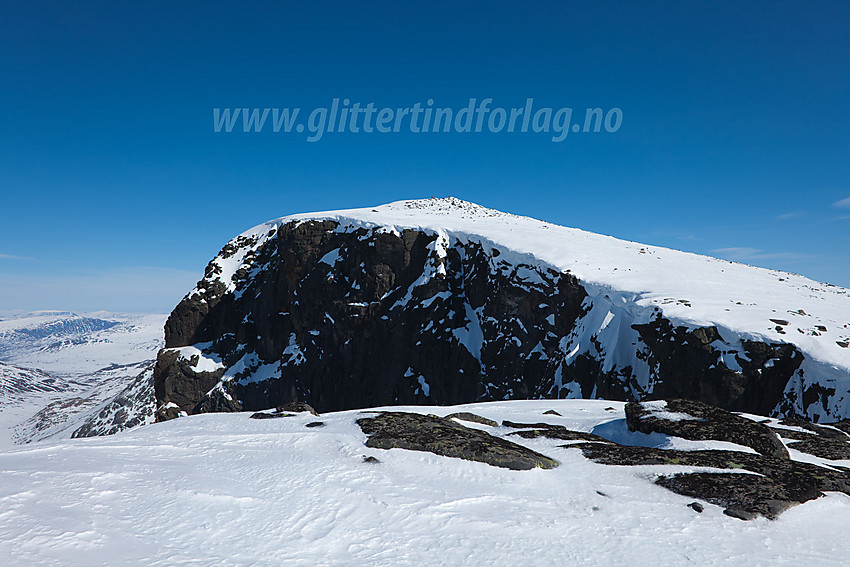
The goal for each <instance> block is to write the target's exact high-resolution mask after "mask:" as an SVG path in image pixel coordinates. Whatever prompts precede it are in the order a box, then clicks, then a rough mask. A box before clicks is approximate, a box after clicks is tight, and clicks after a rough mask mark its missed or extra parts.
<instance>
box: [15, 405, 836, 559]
mask: <svg viewBox="0 0 850 567" xmlns="http://www.w3.org/2000/svg"><path fill="white" fill-rule="evenodd" d="M392 409H393V410H403V411H414V412H423V413H436V414H439V415H447V414H449V413H452V412H455V411H461V410H462V411H472V412H475V413H477V414H480V415H483V416H485V417H488V418H490V419H494V420H498V421H500V422H501V420H504V419H509V420H513V421H519V422H537V421H541V420H545V421H548V422H551V423H558V424H563V425H566V426H568V427H569V428H571V429H575V430H581V431H595V432H597V433H600V434H603V435H607V436H609V437H614V436H615V437H617V438H618V440H619V441H621V442H622V441H624V440H626V439H628V438H629V437H630V438H631V440H632V442H633V443H634V444H641V443H643V444H649V445H656V446H659V445H663V444H664V443H668V442H669V440H668V441H665V439H664V438H663V436H661V438H659V437H658V436H656V437H654V438H650V437H651V436H646V435H643V434H640V433H629V432H628V431H627V430H626V429H625V426H624V424H623V421H624V420H623V404H621V403H617V402H607V401H590V400H547V401H514V402H493V403H488V404H471V405H466V406H462V407H453V408H449V407H443V408H435V407H405V408H392ZM550 409H554V410H556V411H558V412H559V413H560V414H562V416H563V417H559V416H554V415H545V416H544V415H543V412H544V411H546V410H550ZM362 415H363V414H362V413H361V412H358V411H349V412H340V413H335V414H326V415H322V416H321V417H319V418H316V417H314V416H312V415H309V414H306V413H305V414H299V415H297V416H295V417H289V418H284V419H269V420H255V419H249V416H248V415H246V414H204V415H198V416H191V417H188V418H181V419H177V420H173V421H169V422H166V423H160V424H156V425H152V426H147V427H143V428H136V429H132V430H129V431H125V432H122V433H119V434H118V435H114V436H111V437H100V438H92V439H78V440H68V441H46V442H43V443H39V444H38V445H34V446H27V447H21V448H16V449H13V450H7V451H5V452H2V453H0V510H2V513H0V556H2V557H4V558H5V559H4V565H9V566H18V565H20V566H24V565H26V566H29V565H45V566H46V565H84V566H89V565H102V564H109V565H169V566H179V565H287V566H290V565H291V566H317V565H339V566H358V565H394V566H407V565H411V566H413V565H415V566H420V565H529V566H536V565H606V566H607V565H636V566H642V565H653V566H654V565H671V566H673V565H691V564H697V565H718V564H724V565H747V566H754V565H756V566H758V565H765V566H778V565H793V566H798V565H842V564H845V561H846V558H847V557H848V555H850V539H848V538H847V537H846V535H845V531H846V527H845V526H846V525H847V524H848V523H850V498H848V497H847V496H845V495H844V494H838V493H828V494H827V495H826V496H823V497H821V498H818V499H816V500H812V501H810V502H807V503H805V504H802V505H799V506H796V507H794V508H792V509H790V510H788V511H786V512H785V513H783V514H782V515H781V516H780V517H779V518H778V519H777V520H775V521H769V520H766V519H763V518H759V519H756V520H753V521H750V522H742V521H740V520H738V519H735V518H730V517H728V516H725V515H723V514H722V512H721V509H720V508H718V507H717V506H713V505H710V504H706V505H705V511H704V512H703V513H701V514H698V513H696V512H694V511H693V510H692V509H690V508H688V507H687V504H689V503H690V502H692V501H693V498H686V497H683V496H678V495H676V494H674V493H672V492H669V491H667V490H665V489H663V488H661V487H659V486H656V485H654V484H652V480H653V478H655V476H656V475H657V474H660V473H669V472H670V471H671V470H672V465H663V466H662V465H658V466H642V467H618V466H606V465H601V464H596V463H594V462H592V461H590V460H588V459H586V458H584V457H583V456H582V453H581V451H579V450H576V449H569V448H561V447H558V445H562V444H563V443H564V442H563V441H557V440H547V439H542V438H539V439H532V440H526V439H521V438H517V437H511V440H513V441H515V442H519V443H522V444H524V445H526V446H528V447H530V448H532V449H534V450H536V451H539V452H542V453H544V454H546V455H548V456H551V457H553V458H555V459H557V460H558V461H559V462H560V466H558V467H557V468H554V469H551V470H542V469H534V470H529V471H512V470H507V469H500V468H495V467H492V466H489V465H486V464H483V463H476V462H469V461H464V460H460V459H453V458H448V457H441V456H437V455H433V454H431V453H424V452H416V451H406V450H402V449H392V450H389V451H387V450H380V449H369V448H367V447H365V446H364V440H365V435H364V434H363V433H362V432H361V431H360V429H359V427H358V426H357V425H356V424H355V420H356V419H358V418H359V417H362ZM317 419H319V420H321V421H322V422H324V426H323V427H318V428H307V427H305V425H306V424H307V423H309V422H313V421H315V420H317ZM465 425H468V426H471V427H475V426H476V425H475V424H470V423H465ZM477 427H485V426H477ZM489 431H490V433H492V434H494V435H497V436H505V435H506V433H507V432H508V431H509V430H508V429H507V428H505V427H496V428H490V429H489ZM679 443H681V441H679ZM713 447H714V445H713V443H712V442H690V443H685V444H684V446H682V445H679V448H682V449H696V448H713ZM717 448H729V447H728V446H724V447H717ZM739 449H741V450H746V448H739ZM364 456H374V457H376V458H377V459H378V460H379V461H380V462H379V463H369V462H364ZM812 459H813V460H816V459H815V458H813V457H812ZM840 464H843V465H845V466H846V465H850V462H842V463H840ZM676 470H681V467H679V468H678V469H676Z"/></svg>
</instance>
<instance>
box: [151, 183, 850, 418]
mask: <svg viewBox="0 0 850 567" xmlns="http://www.w3.org/2000/svg"><path fill="white" fill-rule="evenodd" d="M165 341H166V344H165V348H164V349H163V350H161V351H160V352H159V355H158V360H157V365H156V370H155V373H154V384H155V389H156V398H157V403H158V408H159V409H158V419H160V420H164V419H169V418H171V417H175V416H177V415H181V414H182V413H187V414H191V413H199V412H210V411H237V410H258V409H265V408H268V407H273V406H276V405H280V404H283V403H286V402H290V401H302V402H307V403H308V404H310V405H312V406H313V407H315V408H316V409H318V410H319V411H333V410H344V409H351V408H363V407H374V406H380V405H390V404H440V405H445V404H459V403H468V402H475V401H489V400H501V399H517V398H576V397H582V398H597V397H598V398H609V399H619V400H643V399H647V398H661V397H664V398H689V399H696V400H700V401H704V402H707V403H710V404H713V405H717V406H720V407H723V408H726V409H729V410H734V411H747V412H752V413H758V414H763V415H765V414H770V415H778V416H794V417H802V418H806V419H810V420H814V421H833V420H837V419H841V418H844V417H848V416H850V348H848V347H850V290H847V289H844V288H839V287H835V286H832V285H828V284H821V283H817V282H815V281H812V280H809V279H807V278H804V277H802V276H799V275H795V274H789V273H785V272H779V271H775V270H766V269H761V268H755V267H751V266H746V265H742V264H736V263H732V262H728V261H724V260H718V259H715V258H710V257H706V256H700V255H696V254H689V253H685V252H679V251H675V250H670V249H666V248H659V247H655V246H648V245H642V244H638V243H634V242H628V241H623V240H618V239H616V238H612V237H609V236H602V235H598V234H593V233H589V232H585V231H582V230H578V229H573V228H566V227H562V226H558V225H554V224H550V223H547V222H543V221H539V220H535V219H531V218H527V217H520V216H516V215H512V214H508V213H503V212H499V211H495V210H492V209H487V208H485V207H482V206H480V205H476V204H474V203H468V202H465V201H461V200H459V199H455V198H451V197H450V198H444V199H423V200H413V201H399V202H395V203H390V204H387V205H381V206H377V207H374V208H366V209H354V210H344V211H332V212H321V213H309V214H298V215H292V216H287V217H283V218H279V219H276V220H273V221H270V222H267V223H264V224H262V225H259V226H257V227H255V228H253V229H251V230H249V231H247V232H245V233H243V234H241V235H239V236H237V237H236V238H234V239H233V240H231V241H230V242H229V243H227V245H225V247H224V248H223V249H222V250H221V251H220V252H219V254H218V255H217V256H216V257H215V258H214V259H213V260H212V261H211V262H210V263H209V265H208V266H207V268H206V271H205V274H204V277H203V279H201V281H199V282H198V284H197V286H196V287H195V289H193V290H192V291H191V292H189V294H188V295H186V297H185V298H183V300H182V301H181V302H180V303H179V305H178V306H177V307H176V308H175V309H174V311H173V312H172V314H171V316H170V317H169V319H168V321H167V323H166V325H165Z"/></svg>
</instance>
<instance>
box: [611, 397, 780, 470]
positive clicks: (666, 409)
mask: <svg viewBox="0 0 850 567" xmlns="http://www.w3.org/2000/svg"><path fill="white" fill-rule="evenodd" d="M626 423H627V424H628V426H629V429H631V430H632V431H640V432H641V433H663V434H665V435H672V436H673V437H681V438H683V439H690V440H692V441H705V440H709V439H712V440H716V441H727V442H729V443H735V444H737V445H744V446H745V447H750V448H752V449H754V450H755V451H757V452H758V453H761V454H762V455H770V456H773V457H777V458H780V459H787V458H788V450H787V449H786V448H785V445H783V444H782V441H780V440H779V437H777V435H776V433H774V432H773V431H771V430H770V428H768V427H767V426H765V425H763V424H761V423H756V422H754V421H752V420H750V419H746V418H744V417H740V416H738V415H735V414H733V413H730V412H728V411H725V410H722V409H720V408H716V407H712V406H710V405H708V404H704V403H701V402H698V401H694V400H680V399H676V400H667V401H663V400H661V401H658V402H646V403H638V402H631V403H628V404H626Z"/></svg>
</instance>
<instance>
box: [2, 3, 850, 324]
mask: <svg viewBox="0 0 850 567" xmlns="http://www.w3.org/2000/svg"><path fill="white" fill-rule="evenodd" d="M312 4H313V5H311V6H310V7H305V6H298V5H296V4H294V3H293V4H291V5H289V4H287V3H278V2H269V3H268V4H264V3H246V4H237V3H235V2H234V3H218V2H208V1H206V2H173V1H169V2H103V3H96V2H39V1H34V2H33V1H26V2H18V1H9V0H6V1H4V2H3V3H2V4H0V103H2V108H3V111H4V112H3V126H2V129H0V309H71V310H80V311H82V310H97V309H105V310H125V311H131V310H136V311H139V310H142V311H169V310H170V309H171V308H172V307H173V306H174V305H175V304H176V303H177V301H179V299H180V298H181V297H182V295H183V294H184V293H185V292H187V291H188V290H189V289H190V288H191V287H192V286H193V285H194V282H195V281H196V280H197V279H198V278H199V277H200V276H201V274H202V272H203V268H204V266H205V265H206V263H207V262H208V261H209V260H210V259H211V258H212V256H213V255H214V254H215V253H216V252H217V251H218V250H219V248H220V247H221V246H222V245H223V244H224V243H225V242H226V241H227V240H228V239H229V238H231V237H232V236H234V235H235V234H238V233H239V232H241V231H243V230H245V229H247V228H250V227H251V226H253V225H256V224H258V223H260V222H263V221H265V220H268V219H270V218H275V217H278V216H282V215H285V214H289V213H294V212H302V211H309V210H324V209H338V208H349V207H359V206H370V205H374V204H379V203H383V202H388V201H393V200H398V199H406V198H419V197H427V196H431V195H437V196H445V195H454V196H457V197H460V198H463V199H466V200H470V201H475V202H478V203H481V204H483V205H486V206H490V207H493V208H497V209H502V210H506V211H510V212H515V213H519V214H524V215H529V216H533V217H537V218H542V219H545V220H549V221H552V222H556V223H559V224H564V225H567V226H575V227H579V228H583V229H586V230H591V231H594V232H601V233H605V234H611V235H614V236H617V237H620V238H625V239H629V240H636V241H640V242H645V243H650V244H656V245H661V246H668V247H672V248H678V249H683V250H688V251H693V252H698V253H704V254H710V255H715V256H721V257H726V258H728V259H732V260H740V261H743V262H746V263H750V264H755V265H760V266H766V267H772V268H779V269H784V270H789V271H794V272H798V273H802V274H804V275H806V276H809V277H811V278H814V279H817V280H821V281H827V282H830V283H834V284H836V285H842V286H845V287H850V200H848V199H850V132H848V127H850V104H848V101H850V33H848V29H850V3H848V2H845V1H835V2H817V1H816V2H805V3H804V2H773V1H771V2H767V1H766V2H737V1H736V2H732V1H730V2H681V1H670V2H637V1H634V2H631V1H625V0H624V1H619V2H596V1H594V2H591V1H586V2H569V1H566V2H545V3H542V2H541V3H537V2H490V3H479V4H467V3H463V2H446V3H440V2H429V3H423V4H422V5H420V6H415V7H414V6H407V5H403V4H405V3H394V2H358V3H352V2H339V3H329V2H317V3H312ZM334 97H339V98H345V97H348V98H349V99H351V100H352V101H360V102H363V103H364V104H365V103H367V102H374V103H375V105H376V106H377V107H385V106H386V107H408V106H412V105H413V104H415V103H416V102H419V103H422V104H423V105H424V104H425V101H426V100H427V99H429V98H431V99H433V100H434V101H435V106H448V107H455V108H461V107H463V106H466V104H467V102H468V100H469V99H470V98H472V97H475V98H477V99H479V100H480V99H482V98H485V97H491V98H493V105H494V106H502V107H514V106H522V105H523V104H524V102H525V99H526V98H528V97H532V98H534V99H535V104H538V105H542V106H551V107H554V108H559V107H571V108H574V109H579V110H580V111H582V112H583V109H584V108H586V107H602V108H605V109H610V108H613V107H619V108H621V109H622V112H623V123H622V126H621V128H620V129H619V130H618V131H617V132H615V133H611V134H608V133H605V132H602V133H599V134H592V133H588V134H585V133H579V134H576V135H572V134H571V135H570V136H569V137H568V138H567V139H566V140H564V141H563V142H561V143H554V142H552V141H551V140H550V137H548V136H546V135H544V134H533V133H526V134H519V133H514V134H508V133H506V132H502V133H498V134H494V133H480V134H475V133H472V134H469V133H448V134H444V133H438V134H433V133H431V134H421V133H420V134H413V133H410V132H407V133H405V132H400V133H397V134H378V133H373V134H364V133H360V134H353V133H342V134H336V133H334V134H329V135H326V136H325V137H324V138H323V139H322V140H320V141H319V142H316V143H309V142H306V141H305V137H304V136H303V135H297V134H294V133H290V134H283V133H277V134H275V133H273V132H270V131H265V132H262V133H243V132H232V133H230V134H226V133H215V132H214V131H213V127H212V122H213V121H212V109H213V108H215V107H301V108H304V109H312V108H315V107H322V106H328V105H330V102H331V99H332V98H334ZM842 201H844V203H842Z"/></svg>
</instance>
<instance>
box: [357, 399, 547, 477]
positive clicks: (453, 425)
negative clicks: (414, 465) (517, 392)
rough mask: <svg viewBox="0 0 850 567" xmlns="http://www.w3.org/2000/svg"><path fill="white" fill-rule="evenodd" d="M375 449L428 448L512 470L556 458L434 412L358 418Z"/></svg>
mask: <svg viewBox="0 0 850 567" xmlns="http://www.w3.org/2000/svg"><path fill="white" fill-rule="evenodd" d="M357 424H358V425H359V426H360V428H361V429H362V430H363V432H364V433H366V434H367V435H369V438H368V439H367V440H366V446H367V447H372V448H374V449H409V450H412V451H427V452H429V453H434V454H437V455H443V456H445V457H455V458H458V459H465V460H467V461H478V462H481V463H487V464H489V465H493V466H496V467H502V468H507V469H512V470H529V469H533V468H542V469H551V468H554V467H556V466H558V462H557V461H556V460H554V459H551V458H549V457H547V456H545V455H541V454H540V453H537V452H535V451H532V450H531V449H528V448H526V447H523V446H522V445H518V444H516V443H511V442H510V441H507V440H505V439H501V438H499V437H494V436H492V435H489V434H488V433H485V432H484V431H479V430H477V429H471V428H468V427H464V426H462V425H460V424H459V423H457V422H455V421H453V420H451V419H447V418H442V417H437V416H435V415H421V414H418V413H405V412H384V413H380V414H378V415H377V416H375V417H365V418H361V419H358V420H357Z"/></svg>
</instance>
